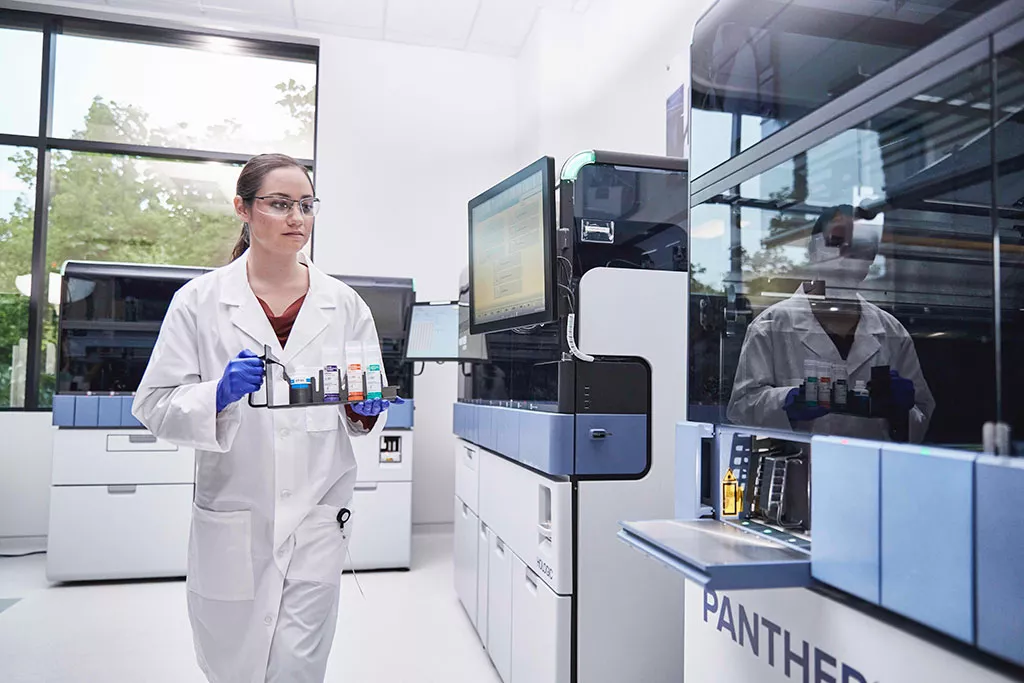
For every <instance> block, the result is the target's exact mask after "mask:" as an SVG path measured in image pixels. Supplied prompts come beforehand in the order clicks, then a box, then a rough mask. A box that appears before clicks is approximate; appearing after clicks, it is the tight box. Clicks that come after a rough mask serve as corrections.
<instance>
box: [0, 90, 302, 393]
mask: <svg viewBox="0 0 1024 683" xmlns="http://www.w3.org/2000/svg"><path fill="white" fill-rule="evenodd" d="M277 89H278V90H279V91H280V92H281V99H280V100H279V101H278V104H279V105H281V106H283V107H285V108H286V109H287V110H288V111H289V112H290V113H291V115H292V118H293V119H294V121H295V128H294V130H291V131H287V132H286V136H287V138H288V139H299V140H302V141H306V142H307V144H311V143H312V139H313V127H314V115H315V102H316V92H315V89H314V88H307V87H306V86H303V85H302V84H299V83H296V82H295V81H289V82H288V83H281V84H279V85H278V86H277ZM83 124H84V125H83V128H82V129H81V130H80V131H76V133H75V135H74V137H75V138H78V139H95V138H96V137H97V133H98V131H100V130H105V131H108V133H107V135H109V131H110V130H114V131H116V133H117V138H116V139H132V140H143V141H146V142H145V144H149V145H153V146H183V145H182V143H185V142H188V143H190V144H191V145H192V146H195V145H196V144H197V143H199V144H200V145H201V142H202V141H203V140H210V141H215V140H220V141H223V140H224V139H226V138H230V137H231V136H232V135H233V134H234V133H235V132H237V130H238V125H237V124H236V123H235V122H233V121H230V120H229V121H225V122H223V123H222V124H219V125H217V126H211V127H209V128H208V129H206V130H205V131H202V133H201V135H199V136H195V135H194V134H193V133H191V132H190V131H189V130H188V128H187V126H186V125H184V124H182V125H179V126H175V127H174V128H173V129H170V130H168V129H152V130H151V129H150V128H149V125H148V115H147V114H146V112H144V111H142V110H141V109H139V108H138V107H134V106H131V105H121V104H118V103H116V102H107V101H104V100H103V99H102V98H96V99H94V100H93V103H92V105H91V107H90V108H89V112H88V114H87V115H86V118H85V121H84V122H83ZM211 146H215V145H211ZM9 160H10V161H11V162H12V163H13V164H14V165H15V168H16V174H17V177H18V179H19V180H21V181H22V182H23V183H25V184H26V185H27V186H28V187H29V188H32V187H34V185H35V181H36V178H35V173H36V154H35V150H24V151H20V152H18V153H16V154H14V155H13V156H11V157H10V158H9ZM238 170H239V168H238V167H232V166H227V165H224V166H222V167H221V169H219V170H213V171H211V168H210V167H209V166H208V165H205V164H192V163H189V162H162V161H151V160H145V159H139V158H134V157H124V156H112V155H105V154H85V153H80V152H67V151H54V152H52V153H51V163H50V174H51V175H50V206H49V215H48V221H47V244H46V259H47V263H48V265H49V267H50V269H51V270H52V271H53V272H59V270H60V268H61V265H62V264H63V263H64V262H65V261H68V260H79V261H116V262H128V263H155V264H169V265H190V266H208V267H216V266H220V265H223V264H225V263H227V261H228V260H229V258H230V254H231V248H232V246H233V245H234V243H235V240H236V239H237V237H238V229H239V224H238V220H237V218H236V217H235V216H234V210H233V207H232V205H231V199H232V193H231V192H230V191H226V190H225V189H224V187H225V185H227V186H228V187H231V186H232V184H233V179H234V177H235V176H236V175H237V173H238ZM211 173H212V175H214V176H216V177H217V180H218V181H220V182H217V181H213V180H211V179H210V178H211ZM33 196H34V195H32V193H31V192H30V193H28V197H29V198H28V199H26V198H25V197H19V198H18V199H17V200H16V203H15V206H14V208H13V210H12V211H11V214H10V215H9V216H6V217H4V216H0V407H4V406H8V405H9V402H10V388H11V372H12V361H13V353H12V349H13V347H14V346H15V345H17V344H18V343H19V340H21V339H22V338H24V337H25V336H27V335H26V330H27V329H28V299H27V298H26V297H24V296H22V295H20V294H18V293H17V291H18V290H17V288H16V286H15V278H17V277H18V276H22V275H25V274H27V273H28V272H30V264H31V255H32V239H33V220H34V211H33V206H32V199H31V198H32V197H33ZM50 313H51V315H50V316H48V318H47V319H46V320H45V321H44V338H43V344H44V348H45V345H46V344H56V342H57V311H56V309H53V308H51V309H50ZM54 384H55V380H54V378H53V376H47V375H45V374H44V375H43V386H42V387H40V404H41V405H42V406H48V405H50V402H51V399H52V393H53V388H54Z"/></svg>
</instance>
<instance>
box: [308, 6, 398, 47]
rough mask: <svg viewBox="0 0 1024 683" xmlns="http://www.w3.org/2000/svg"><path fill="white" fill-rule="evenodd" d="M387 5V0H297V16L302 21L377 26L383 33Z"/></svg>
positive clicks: (363, 26)
mask: <svg viewBox="0 0 1024 683" xmlns="http://www.w3.org/2000/svg"><path fill="white" fill-rule="evenodd" d="M386 5H387V0H295V16H297V17H298V18H299V20H300V21H309V22H317V21H325V22H328V23H330V24H340V25H342V26H358V27H362V28H375V29H380V31H379V32H381V33H382V32H383V29H384V8H385V6H386ZM311 28H314V29H315V26H313V27H311ZM377 37H378V38H380V37H381V35H378V36H377Z"/></svg>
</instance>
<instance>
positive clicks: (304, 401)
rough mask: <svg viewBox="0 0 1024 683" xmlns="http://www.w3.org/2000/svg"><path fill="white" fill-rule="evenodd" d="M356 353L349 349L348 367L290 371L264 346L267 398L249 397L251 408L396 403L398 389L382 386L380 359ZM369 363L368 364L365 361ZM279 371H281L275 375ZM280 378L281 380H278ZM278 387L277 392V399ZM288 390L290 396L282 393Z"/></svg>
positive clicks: (274, 408)
mask: <svg viewBox="0 0 1024 683" xmlns="http://www.w3.org/2000/svg"><path fill="white" fill-rule="evenodd" d="M361 347H362V345H360V349H359V351H358V352H356V350H355V348H354V345H353V344H349V345H348V346H347V347H346V355H347V357H348V359H349V364H348V366H347V367H345V368H344V372H342V368H340V367H339V366H337V365H325V366H323V367H320V368H292V369H291V370H290V371H289V369H288V368H287V367H286V366H285V364H284V363H282V362H281V361H280V360H278V359H277V358H276V357H275V356H274V354H273V352H272V351H271V349H270V347H269V346H264V347H263V355H262V356H260V360H262V361H263V363H264V365H265V366H266V381H265V382H264V387H265V392H266V398H265V400H263V401H262V402H259V401H258V400H257V399H256V398H255V394H249V405H250V406H252V407H253V408H269V409H271V410H277V409H285V408H308V407H310V406H322V405H352V404H355V403H360V402H362V401H372V400H374V399H383V400H387V401H394V400H395V399H397V398H398V387H394V386H382V382H381V380H382V378H383V372H382V369H381V366H382V363H381V361H380V359H379V358H377V357H371V356H363V353H362V352H363V349H362V348H361ZM363 357H367V358H368V359H369V360H368V362H367V363H366V364H365V366H364V364H363V362H362V358H363ZM275 368H279V371H278V372H275ZM278 375H280V380H279V379H278ZM275 388H276V389H277V392H276V394H277V395H276V396H275ZM285 390H287V397H285V396H282V393H284V391H285Z"/></svg>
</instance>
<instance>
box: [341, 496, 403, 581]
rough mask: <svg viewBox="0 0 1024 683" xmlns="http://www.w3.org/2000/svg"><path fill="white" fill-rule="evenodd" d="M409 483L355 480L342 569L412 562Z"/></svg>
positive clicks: (376, 567)
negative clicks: (350, 533)
mask: <svg viewBox="0 0 1024 683" xmlns="http://www.w3.org/2000/svg"><path fill="white" fill-rule="evenodd" d="M411 517H412V482H411V481H385V482H359V483H357V484H356V488H355V492H354V493H353V495H352V541H351V543H349V557H347V558H346V560H345V568H346V569H400V568H407V567H409V565H410V563H411V561H412V526H411V525H410V524H409V520H410V519H411Z"/></svg>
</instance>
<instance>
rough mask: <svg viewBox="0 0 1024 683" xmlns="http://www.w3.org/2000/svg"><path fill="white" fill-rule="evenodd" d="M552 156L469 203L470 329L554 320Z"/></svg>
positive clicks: (505, 327)
mask: <svg viewBox="0 0 1024 683" xmlns="http://www.w3.org/2000/svg"><path fill="white" fill-rule="evenodd" d="M554 235H555V160H554V159H552V158H551V157H544V158H541V159H538V160H537V161H535V162H534V163H532V164H530V165H529V166H527V167H526V168H524V169H523V170H521V171H519V172H518V173H516V174H515V175H513V176H512V177H510V178H508V179H507V180H505V181H503V182H501V183H499V184H498V185H495V186H494V187H492V188H491V189H490V190H487V192H484V193H483V194H481V195H480V196H479V197H476V198H475V199H473V200H471V201H470V202H469V283H470V287H469V331H470V333H472V334H482V333H485V332H496V331H499V330H508V329H513V328H518V327H524V326H527V325H536V324H540V323H547V322H551V321H552V320H555V318H556V317H557V311H556V308H555V300H556V297H555V282H556V280H555V277H556V275H555V259H554V249H555V247H554Z"/></svg>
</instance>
